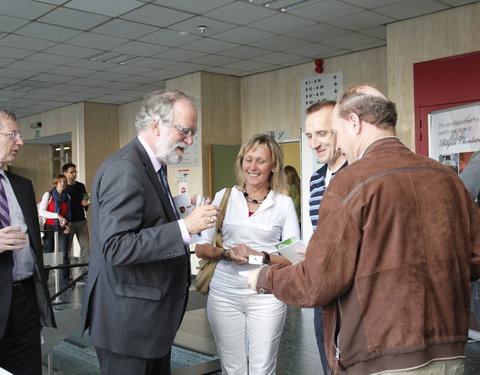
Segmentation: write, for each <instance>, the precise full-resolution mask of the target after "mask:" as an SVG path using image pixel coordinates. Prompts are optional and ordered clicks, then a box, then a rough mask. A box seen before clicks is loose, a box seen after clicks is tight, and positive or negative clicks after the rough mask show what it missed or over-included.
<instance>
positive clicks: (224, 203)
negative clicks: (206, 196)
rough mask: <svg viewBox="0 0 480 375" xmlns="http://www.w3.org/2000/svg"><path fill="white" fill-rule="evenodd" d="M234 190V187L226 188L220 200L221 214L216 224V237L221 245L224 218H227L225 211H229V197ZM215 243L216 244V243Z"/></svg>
mask: <svg viewBox="0 0 480 375" xmlns="http://www.w3.org/2000/svg"><path fill="white" fill-rule="evenodd" d="M231 192H232V188H226V189H225V193H224V194H223V198H222V201H221V202H220V215H218V218H217V223H216V224H215V234H216V235H215V239H214V241H216V245H217V246H219V245H220V246H219V247H222V246H221V244H219V243H218V242H219V240H221V238H222V234H221V233H222V226H223V219H224V218H225V211H227V204H228V198H229V197H230V193H231ZM214 245H215V244H214Z"/></svg>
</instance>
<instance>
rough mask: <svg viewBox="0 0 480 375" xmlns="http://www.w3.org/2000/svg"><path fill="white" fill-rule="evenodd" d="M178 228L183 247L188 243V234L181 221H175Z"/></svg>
mask: <svg viewBox="0 0 480 375" xmlns="http://www.w3.org/2000/svg"><path fill="white" fill-rule="evenodd" d="M177 223H178V226H179V227H180V232H182V239H183V243H184V244H185V245H188V244H189V243H190V233H188V229H187V224H185V221H184V220H183V219H180V220H178V221H177Z"/></svg>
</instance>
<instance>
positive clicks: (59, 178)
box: [52, 174, 67, 189]
mask: <svg viewBox="0 0 480 375" xmlns="http://www.w3.org/2000/svg"><path fill="white" fill-rule="evenodd" d="M60 180H65V182H67V178H66V177H65V175H63V174H59V175H57V176H55V177H54V178H53V185H52V189H55V188H56V187H57V184H58V183H59V181H60Z"/></svg>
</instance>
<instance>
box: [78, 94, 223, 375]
mask: <svg viewBox="0 0 480 375" xmlns="http://www.w3.org/2000/svg"><path fill="white" fill-rule="evenodd" d="M135 126H136V128H137V133H138V136H137V137H136V138H135V139H134V140H133V141H132V142H130V143H129V144H128V145H126V146H125V147H123V148H122V149H121V150H119V151H118V152H116V153H115V154H114V155H112V156H111V157H109V158H108V159H107V160H106V161H105V162H104V163H103V164H102V165H101V166H100V168H99V169H98V171H97V173H96V176H95V180H94V182H93V192H92V196H91V200H92V211H93V215H92V232H93V236H92V237H93V238H92V245H91V250H90V268H89V274H88V280H87V287H86V293H85V301H84V304H83V330H85V329H89V332H90V337H91V340H92V342H93V344H94V345H95V347H96V350H97V355H98V359H99V362H100V368H101V372H102V374H115V375H118V374H120V375H121V374H145V375H147V374H170V351H171V346H172V342H173V339H174V337H175V334H176V332H177V329H178V327H179V326H180V323H181V321H182V318H183V314H184V312H185V308H186V304H187V299H188V288H189V285H190V259H189V258H190V251H189V247H188V244H189V241H190V236H191V235H193V234H196V233H199V232H201V231H203V230H205V229H207V228H212V227H213V226H214V225H215V220H216V216H217V212H218V209H217V208H216V207H215V206H212V205H206V206H201V207H197V208H196V209H195V210H194V211H193V212H192V213H191V214H190V215H188V216H186V217H185V218H184V219H181V220H180V219H179V217H178V214H177V212H176V211H175V207H174V205H173V202H172V196H171V193H170V190H169V188H168V181H167V176H166V165H169V164H177V163H179V162H180V161H181V160H182V157H183V153H184V151H185V149H186V148H187V147H188V146H190V145H191V144H192V143H193V136H194V135H195V134H196V132H197V111H196V110H195V107H194V106H193V104H192V99H191V98H190V97H189V96H188V95H186V94H185V93H183V92H179V91H166V92H160V91H156V92H152V93H150V94H148V95H147V96H146V97H145V98H144V100H143V102H142V105H141V108H140V112H139V113H138V115H137V118H136V122H135Z"/></svg>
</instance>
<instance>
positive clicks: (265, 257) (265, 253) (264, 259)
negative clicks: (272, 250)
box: [262, 251, 270, 264]
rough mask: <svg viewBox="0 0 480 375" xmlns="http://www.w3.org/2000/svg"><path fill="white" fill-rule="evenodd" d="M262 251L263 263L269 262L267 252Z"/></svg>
mask: <svg viewBox="0 0 480 375" xmlns="http://www.w3.org/2000/svg"><path fill="white" fill-rule="evenodd" d="M262 253H263V261H262V263H263V264H270V254H269V253H267V252H266V251H262Z"/></svg>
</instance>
